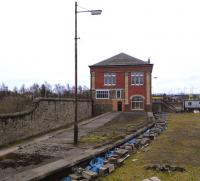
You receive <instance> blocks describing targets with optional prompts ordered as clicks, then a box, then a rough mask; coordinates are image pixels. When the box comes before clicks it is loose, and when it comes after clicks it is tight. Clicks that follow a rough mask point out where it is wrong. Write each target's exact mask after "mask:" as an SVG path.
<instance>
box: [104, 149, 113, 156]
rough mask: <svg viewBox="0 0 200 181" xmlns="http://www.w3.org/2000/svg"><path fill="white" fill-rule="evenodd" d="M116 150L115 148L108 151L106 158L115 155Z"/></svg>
mask: <svg viewBox="0 0 200 181" xmlns="http://www.w3.org/2000/svg"><path fill="white" fill-rule="evenodd" d="M114 152H115V149H113V150H110V151H108V152H107V153H106V154H105V158H109V157H111V156H113V155H114Z"/></svg>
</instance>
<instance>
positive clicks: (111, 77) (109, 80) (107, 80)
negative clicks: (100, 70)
mask: <svg viewBox="0 0 200 181" xmlns="http://www.w3.org/2000/svg"><path fill="white" fill-rule="evenodd" d="M104 85H116V73H104Z"/></svg>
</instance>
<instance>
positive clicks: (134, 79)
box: [131, 72, 144, 85]
mask: <svg viewBox="0 0 200 181" xmlns="http://www.w3.org/2000/svg"><path fill="white" fill-rule="evenodd" d="M131 84H132V85H143V84H144V72H132V73H131Z"/></svg>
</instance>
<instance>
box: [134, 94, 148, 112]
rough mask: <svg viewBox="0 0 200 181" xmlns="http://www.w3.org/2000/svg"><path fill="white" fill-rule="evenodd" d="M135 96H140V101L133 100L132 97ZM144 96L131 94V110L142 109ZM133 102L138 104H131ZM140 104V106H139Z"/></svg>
mask: <svg viewBox="0 0 200 181" xmlns="http://www.w3.org/2000/svg"><path fill="white" fill-rule="evenodd" d="M136 97H139V98H142V101H141V100H137V101H136V100H133V99H134V98H136ZM144 101H145V100H144V96H141V95H135V96H132V97H131V109H132V110H144ZM133 104H138V106H135V105H134V106H133ZM141 105H142V106H141Z"/></svg>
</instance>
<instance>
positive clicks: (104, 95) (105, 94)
mask: <svg viewBox="0 0 200 181" xmlns="http://www.w3.org/2000/svg"><path fill="white" fill-rule="evenodd" d="M96 99H109V90H96Z"/></svg>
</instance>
